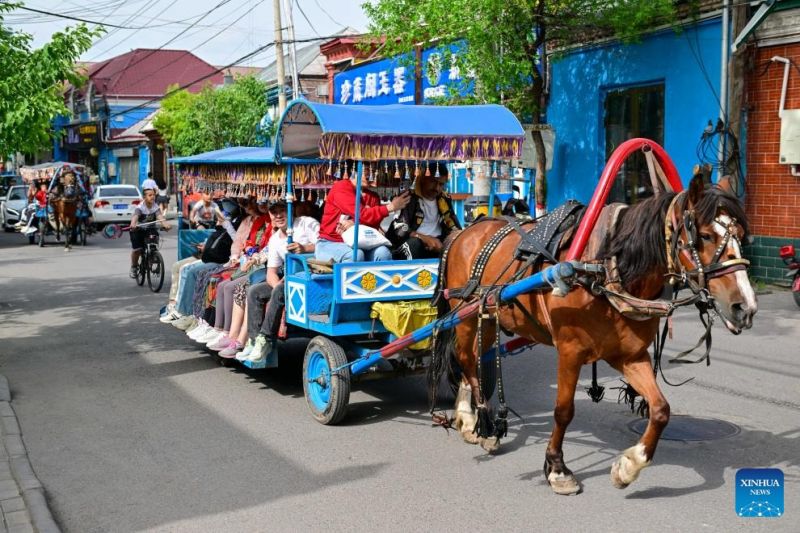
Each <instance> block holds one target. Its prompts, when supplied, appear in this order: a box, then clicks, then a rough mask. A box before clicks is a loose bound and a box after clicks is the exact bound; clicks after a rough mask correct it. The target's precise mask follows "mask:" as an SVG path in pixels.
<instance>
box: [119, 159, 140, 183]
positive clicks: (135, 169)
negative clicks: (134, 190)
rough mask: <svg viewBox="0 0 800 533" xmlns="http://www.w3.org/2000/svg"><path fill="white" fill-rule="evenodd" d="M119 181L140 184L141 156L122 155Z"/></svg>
mask: <svg viewBox="0 0 800 533" xmlns="http://www.w3.org/2000/svg"><path fill="white" fill-rule="evenodd" d="M117 173H118V174H119V182H120V183H125V184H128V185H136V186H137V187H138V186H139V158H138V157H120V158H119V166H118V168H117Z"/></svg>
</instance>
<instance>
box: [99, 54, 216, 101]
mask: <svg viewBox="0 0 800 533" xmlns="http://www.w3.org/2000/svg"><path fill="white" fill-rule="evenodd" d="M87 74H88V76H89V78H90V79H91V81H92V82H93V84H94V87H95V90H96V91H97V93H98V94H102V95H105V96H123V97H128V98H131V97H134V98H135V97H148V98H152V97H155V96H163V95H164V93H165V92H166V91H167V87H169V86H170V85H174V84H178V85H180V86H181V87H183V86H185V85H188V87H187V89H188V90H189V91H190V92H198V91H200V90H201V89H202V88H203V87H204V86H205V85H207V84H212V85H220V84H222V76H223V74H222V72H217V69H216V68H215V67H213V66H211V65H209V64H208V63H206V62H205V61H203V60H202V59H200V58H199V57H197V56H196V55H194V54H192V53H191V52H187V51H186V50H153V49H146V48H137V49H136V50H131V51H130V52H128V53H126V54H122V55H120V56H117V57H112V58H111V59H107V60H106V61H101V62H98V63H93V64H91V65H89V69H88V73H87Z"/></svg>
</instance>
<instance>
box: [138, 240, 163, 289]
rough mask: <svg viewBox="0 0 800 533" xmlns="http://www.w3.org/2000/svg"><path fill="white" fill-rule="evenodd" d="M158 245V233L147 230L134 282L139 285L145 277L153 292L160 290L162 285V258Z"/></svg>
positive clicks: (142, 283) (159, 243) (159, 241)
mask: <svg viewBox="0 0 800 533" xmlns="http://www.w3.org/2000/svg"><path fill="white" fill-rule="evenodd" d="M160 245H161V239H159V237H158V233H156V232H152V231H148V232H147V235H146V236H145V244H144V248H143V249H142V253H141V255H140V256H139V263H138V265H137V267H138V271H137V274H136V283H137V284H138V285H139V286H140V287H141V286H142V285H144V280H145V277H146V278H147V285H148V287H150V290H151V291H153V292H158V291H160V290H161V287H162V286H163V285H164V258H163V257H162V256H161V252H159V251H158V249H159V247H160Z"/></svg>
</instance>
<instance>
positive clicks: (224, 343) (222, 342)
mask: <svg viewBox="0 0 800 533" xmlns="http://www.w3.org/2000/svg"><path fill="white" fill-rule="evenodd" d="M232 342H233V339H231V338H230V337H228V336H227V335H223V336H222V337H220V338H219V340H217V342H215V343H212V344H208V345H207V346H208V349H209V350H213V351H215V352H219V351H222V350H224V349H225V348H227V347H228V346H230V345H231V343H232ZM239 349H241V346H239ZM236 351H239V350H238V349H237V350H236Z"/></svg>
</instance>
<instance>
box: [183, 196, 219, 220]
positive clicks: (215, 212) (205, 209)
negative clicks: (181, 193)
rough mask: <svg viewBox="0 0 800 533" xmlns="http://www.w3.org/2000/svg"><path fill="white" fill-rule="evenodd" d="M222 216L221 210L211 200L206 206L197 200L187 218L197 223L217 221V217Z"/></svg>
mask: <svg viewBox="0 0 800 533" xmlns="http://www.w3.org/2000/svg"><path fill="white" fill-rule="evenodd" d="M219 218H222V211H221V210H220V208H219V206H218V205H217V204H215V203H214V202H211V203H210V204H209V205H208V206H206V204H204V203H203V202H202V201H200V202H197V203H196V204H194V206H193V207H192V213H191V214H190V215H189V220H191V221H193V222H195V223H197V224H204V225H205V224H210V225H212V226H213V225H214V224H216V223H217V219H219Z"/></svg>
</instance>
